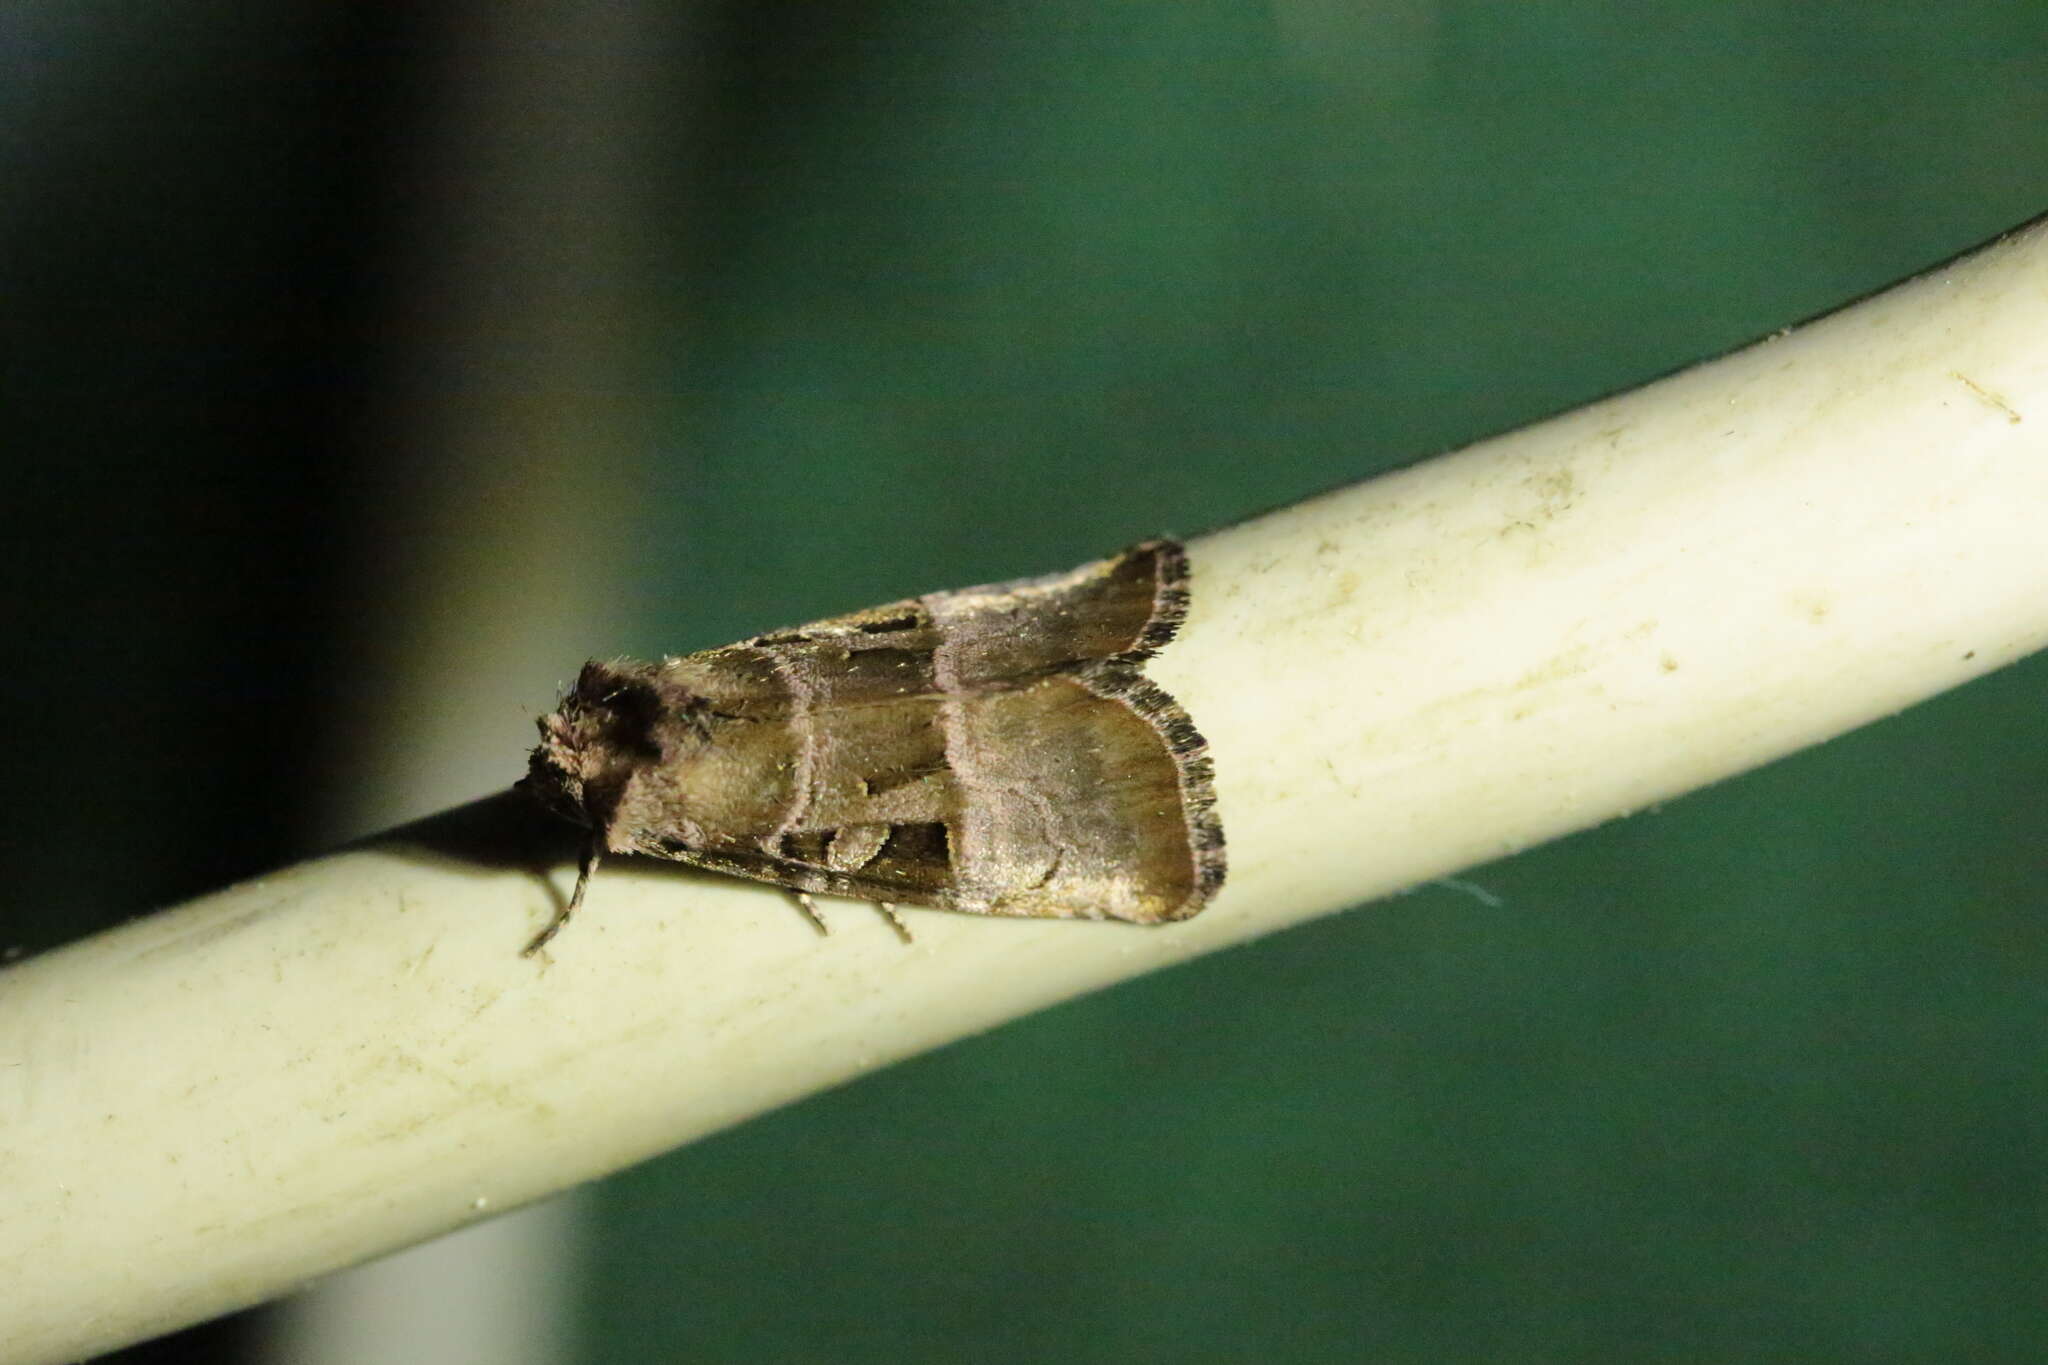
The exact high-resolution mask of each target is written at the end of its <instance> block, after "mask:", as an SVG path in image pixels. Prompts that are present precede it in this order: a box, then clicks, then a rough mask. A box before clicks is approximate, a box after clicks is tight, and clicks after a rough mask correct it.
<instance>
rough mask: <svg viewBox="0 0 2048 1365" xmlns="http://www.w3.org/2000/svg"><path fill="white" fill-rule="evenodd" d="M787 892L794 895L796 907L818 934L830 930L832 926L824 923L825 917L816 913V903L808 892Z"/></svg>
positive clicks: (829, 931)
mask: <svg viewBox="0 0 2048 1365" xmlns="http://www.w3.org/2000/svg"><path fill="white" fill-rule="evenodd" d="M789 894H790V895H792V896H794V897H796V908H797V909H799V910H801V911H803V912H804V918H805V919H807V920H809V921H810V922H811V927H812V928H814V929H816V930H817V931H818V932H819V933H820V934H829V933H831V932H832V926H831V925H829V924H827V923H825V917H824V916H823V915H821V914H819V913H818V903H817V902H816V901H814V900H812V899H811V893H810V892H808V891H792V892H790V893H789Z"/></svg>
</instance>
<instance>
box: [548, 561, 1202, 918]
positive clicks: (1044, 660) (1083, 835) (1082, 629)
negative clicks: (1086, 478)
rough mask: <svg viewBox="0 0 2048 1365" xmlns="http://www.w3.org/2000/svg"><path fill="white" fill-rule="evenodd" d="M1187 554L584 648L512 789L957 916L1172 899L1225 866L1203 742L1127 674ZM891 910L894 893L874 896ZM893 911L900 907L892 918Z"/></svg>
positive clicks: (803, 881)
mask: <svg viewBox="0 0 2048 1365" xmlns="http://www.w3.org/2000/svg"><path fill="white" fill-rule="evenodd" d="M1187 579H1188V566H1187V554H1186V552H1185V551H1184V550H1183V549H1182V548H1181V547H1180V545H1178V544H1177V543H1175V542H1173V541H1166V540H1159V541H1150V542H1148V543H1146V544H1143V545H1139V546H1135V547H1134V548H1132V549H1129V550H1126V551H1125V552H1124V553H1122V554H1120V555H1118V556H1116V557H1115V558H1113V559H1104V560H1099V561H1097V562H1095V563H1092V564H1084V565H1082V566H1081V567H1080V568H1078V569H1074V570H1071V571H1069V572H1067V573H1060V574H1050V575H1047V576H1045V577H1043V578H1024V579H1018V580H1016V581H1014V582H1009V583H991V584H988V585H986V586H984V587H979V588H963V589H961V590H960V591H958V592H939V593H929V594H927V595H925V596H923V597H914V598H910V599H907V600H905V601H901V602H891V603H889V604H888V605H887V606H881V607H871V608H869V609H868V610H866V611H860V612H855V613H853V614H852V615H850V616H835V617H833V618H831V619H829V620H825V621H816V622H813V623H812V624H810V625H807V626H798V627H796V628H795V629H793V630H779V631H773V632H771V633H769V634H767V635H757V636H755V637H754V638H753V639H751V640H746V641H742V642H741V643H739V644H735V645H727V646H725V647H724V648H722V649H711V650H706V651H704V652H703V653H701V654H690V655H686V656H684V657H682V658H670V659H664V660H662V661H661V662H659V663H639V662H635V661H632V660H619V661H615V662H612V663H599V662H597V661H595V660H593V661H592V662H590V663H587V664H585V665H584V666H583V672H582V674H581V675H580V676H579V677H578V678H577V679H576V685H575V686H574V687H572V688H571V689H570V690H569V692H568V694H567V695H566V696H564V697H563V698H562V703H561V705H560V707H559V708H557V709H556V710H555V712H554V713H553V714H551V715H548V716H544V717H542V718H541V721H540V734H541V742H540V744H539V746H538V747H536V748H535V749H534V751H533V756H532V759H531V763H530V767H529V771H528V773H527V776H526V778H525V780H524V782H523V783H522V784H521V785H522V786H524V787H526V788H527V789H529V790H530V791H531V792H532V793H533V794H534V795H535V796H536V797H538V798H539V799H540V800H541V801H542V802H543V803H544V804H546V805H547V806H548V807H549V808H550V809H552V810H555V811H556V812H558V813H560V814H562V815H565V816H567V817H568V818H569V819H571V820H574V821H576V822H577V823H579V824H582V825H585V826H588V827H589V830H590V837H589V840H588V842H587V844H586V845H585V848H584V853H583V862H582V867H581V870H580V872H579V874H578V876H577V879H576V890H575V892H574V894H573V895H571V896H570V898H569V903H568V905H567V906H566V907H565V908H564V909H563V910H562V911H561V913H560V914H558V915H557V916H556V917H555V919H554V921H553V922H552V923H550V924H549V925H548V927H547V928H546V929H545V930H544V931H543V932H542V933H541V934H540V936H539V937H538V938H536V939H535V940H534V941H533V942H532V943H531V944H530V945H529V946H528V947H527V949H526V951H527V952H528V953H529V954H531V953H533V952H536V951H538V950H539V949H540V948H541V947H542V946H544V945H545V944H546V943H547V942H548V940H550V939H551V938H553V937H554V936H555V934H556V932H557V931H559V930H560V929H561V927H562V925H563V924H564V923H566V922H567V921H568V918H569V916H570V915H571V914H572V913H574V912H575V910H576V908H577V907H578V906H579V905H581V904H582V901H583V894H584V890H585V888H586V887H587V886H588V885H589V883H590V876H591V873H592V871H593V870H594V869H595V868H596V865H597V861H598V859H599V857H600V856H601V855H603V854H604V853H607V852H609V853H647V854H652V855H654V856H655V857H657V858H671V859H674V860H676V861H678V862H683V863H688V864H690V865H692V866H695V867H702V868H708V869H710V870H712V871H714V872H726V873H731V874H732V875H734V876H739V877H751V878H754V879H755V880H757V881H764V882H773V883H775V884H777V885H779V886H783V887H787V888H789V889H790V890H791V891H793V892H796V893H798V896H799V899H800V900H802V901H803V902H804V904H805V908H806V910H807V911H808V910H809V908H810V907H809V902H808V895H809V893H811V892H829V893H831V894H833V895H838V896H850V897H854V898H857V899H861V900H869V901H875V902H877V903H880V904H882V906H883V908H884V910H885V911H887V910H888V906H889V904H890V903H893V902H898V901H902V902H908V903H911V904H915V905H933V906H939V907H942V908H944V909H948V910H962V911H966V912H968V913H969V914H976V915H1028V916H1037V917H1051V918H1072V919H1119V920H1131V921H1135V922H1137V923H1141V924H1155V923H1160V922H1163V921H1167V920H1178V919H1186V918H1187V917H1188V916H1190V915H1193V914H1195V913H1196V912H1197V911H1199V910H1200V909H1201V908H1202V907H1203V905H1205V904H1206V903H1207V902H1208V900H1209V898H1210V897H1211V896H1213V895H1214V894H1215V893H1216V890H1217V888H1219V887H1220V886H1222V884H1223V873H1224V856H1223V826H1222V823H1221V821H1220V820H1219V819H1218V818H1217V814H1216V800H1215V794H1214V790H1213V783H1212V780H1211V770H1210V763H1209V756H1208V746H1207V745H1206V744H1205V743H1204V742H1203V739H1202V736H1201V735H1200V733H1199V732H1197V731H1196V729H1195V726H1194V723H1193V722H1192V721H1191V720H1189V719H1188V714H1187V712H1186V711H1184V710H1182V709H1181V706H1180V703H1178V702H1176V701H1175V700H1174V699H1173V698H1172V697H1170V696H1168V695H1167V694H1166V693H1165V692H1164V691H1162V690H1161V689H1160V688H1159V686H1158V685H1157V684H1155V683H1154V682H1152V681H1151V680H1150V679H1149V678H1147V677H1146V676H1145V675H1144V673H1143V671H1142V670H1143V667H1144V663H1145V661H1146V660H1147V659H1149V658H1151V657H1152V655H1153V654H1154V653H1155V652H1156V651H1157V650H1158V649H1159V648H1160V647H1161V646H1163V645H1165V644H1166V643H1167V642H1168V641H1169V640H1171V639H1172V638H1173V636H1174V633H1175V631H1177V630H1178V629H1179V628H1180V624H1181V621H1182V619H1183V618H1184V617H1185V616H1186V615H1187V605H1188V588H1187ZM892 918H893V913H892ZM898 927H899V928H900V927H901V926H900V922H899V926H898Z"/></svg>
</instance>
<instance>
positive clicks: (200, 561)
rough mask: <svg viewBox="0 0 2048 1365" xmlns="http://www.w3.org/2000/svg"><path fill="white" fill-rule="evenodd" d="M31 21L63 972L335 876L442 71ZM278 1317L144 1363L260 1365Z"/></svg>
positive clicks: (39, 745)
mask: <svg viewBox="0 0 2048 1365" xmlns="http://www.w3.org/2000/svg"><path fill="white" fill-rule="evenodd" d="M0 22H4V27H5V30H6V31H5V33H4V35H0V39H4V45H5V46H6V48H7V49H8V54H9V55H8V56H7V58H6V59H5V60H6V66H7V71H8V79H7V80H6V81H5V82H4V83H5V84H6V85H7V87H8V91H7V93H6V94H4V95H0V105H4V107H0V114H4V119H5V126H6V127H7V129H8V130H9V131H8V133H7V135H6V140H5V142H4V143H0V179H4V180H5V181H6V183H7V185H8V189H7V191H6V193H5V195H4V205H0V212H4V215H5V217H4V220H0V299H4V301H5V302H4V318H5V339H4V343H0V347H4V350H0V450H4V451H5V452H6V478H5V481H4V487H5V490H6V491H5V494H4V502H5V505H6V509H7V515H6V517H5V527H6V533H5V535H4V536H0V545H4V547H5V548H4V554H5V556H6V564H7V570H8V572H7V574H6V582H7V584H8V586H9V589H10V590H9V592H8V593H7V595H6V599H5V603H4V606H0V611H4V613H5V616H4V624H0V650H4V651H5V652H6V653H5V657H6V662H5V666H4V668H0V707H4V714H5V716H6V717H7V722H8V724H7V731H8V734H9V736H10V737H11V740H12V742H11V743H9V744H8V745H7V746H6V751H7V754H8V767H7V769H6V780H5V781H4V783H0V787H4V793H5V794H4V796H0V801H4V802H5V806H4V808H0V829H4V830H5V831H6V834H5V836H4V837H5V838H6V839H7V840H8V841H9V847H10V849H11V851H12V854H13V857H12V858H11V860H10V864H11V865H10V869H9V878H8V881H9V886H8V893H7V895H6V898H5V902H4V904H5V906H6V908H5V910H4V911H0V945H6V946H10V947H15V948H19V949H24V950H31V951H32V950H35V949H39V948H43V947H46V946H49V945H52V944H54V943H58V942H61V941H63V940H65V939H68V938H71V937H74V936H76V935H78V934H81V933H84V932H88V931H90V930H92V929H94V928H96V927H99V926H101V925H103V924H106V923H109V922H111V921H115V920H118V919H121V918H124V917H127V916H130V915H134V914H137V913H140V912H143V911H145V910H148V909H150V908H151V907H153V906H156V905H159V904H162V903H164V902H167V901H172V900H176V899H178V898H181V897H184V896H188V895H190V894H193V893H196V892H199V891H203V890H206V889H208V888H210V887H213V886H217V885H220V884H223V883H226V882H229V881H232V880H235V879H237V878H241V877H245V876H248V875H250V874H253V873H255V872H258V871H260V870H262V869H263V868H265V867H269V866H272V865H275V864H277V863H280V862H283V861H286V860H288V859H290V858H293V857H295V856H298V855H300V854H302V853H304V852H306V851H307V843H308V812H309V811H310V810H311V809H312V807H313V805H314V804H315V801H314V797H315V793H314V792H313V791H311V790H309V788H310V787H311V786H312V785H313V781H314V780H313V779H312V778H311V776H310V775H309V771H308V764H309V758H310V756H312V755H313V754H315V753H317V752H318V750H319V747H320V743H321V736H320V729H321V726H322V724H323V720H322V717H323V714H324V712H325V709H326V708H325V700H324V699H325V698H326V697H327V696H328V695H329V694H330V693H331V692H332V691H333V689H334V688H335V687H336V686H337V685H338V684H337V681H336V680H337V679H338V678H345V676H346V670H347V660H346V659H345V658H343V657H340V656H339V655H338V653H337V651H336V649H335V647H334V641H335V638H336V631H335V629H334V627H335V623H336V621H337V620H338V619H339V618H342V617H344V616H346V615H347V613H348V612H349V610H350V608H349V602H350V594H349V592H348V585H347V584H346V583H344V582H341V581H338V578H337V572H336V562H337V561H336V557H335V556H334V554H333V553H332V552H331V549H332V547H333V546H334V545H336V544H337V543H339V542H341V541H343V540H345V539H346V538H347V537H348V536H350V534H351V527H352V525H353V523H354V520H355V518H356V516H357V512H358V504H357V500H356V499H355V498H354V497H353V496H352V491H353V489H354V486H355V483H356V470H357V468H358V466H359V464H360V461H361V456H362V442H363V439H364V434H365V432H366V431H367V430H368V427H367V425H366V413H367V411H368V408H369V405H370V401H371V400H370V396H369V395H368V393H367V392H366V384H365V376H366V374H368V373H370V372H371V369H372V360H373V354H374V352H375V351H376V349H377V345H378V339H377V338H376V337H375V336H374V335H373V334H372V330H371V327H370V321H371V319H373V318H375V317H377V316H378V315H379V314H380V313H381V312H382V301H381V300H380V297H379V296H380V290H381V288H382V284H381V281H382V278H383V272H382V264H381V258H382V252H383V249H384V243H385V240H386V238H387V235H388V230H387V223H386V218H387V212H386V205H387V195H388V189H389V187H388V184H387V168H388V167H389V165H390V163H391V152H392V149H393V147H394V146H396V145H398V144H400V143H402V142H403V140H404V139H405V137H406V134H407V130H408V129H409V127H410V126H411V124H412V123H413V121H414V119H415V117H416V105H417V97H418V92H419V89H420V72H421V69H422V67H423V65H425V63H424V62H423V59H422V53H421V50H420V44H419V42H418V29H417V21H416V17H415V11H413V10H412V9H411V8H409V7H406V6H400V5H378V4H355V5H310V4H298V5H292V4H287V5H267V6H254V7H251V6H241V5H228V4H204V3H202V4H189V5H184V6H179V7H176V8H174V9H171V10H163V9H148V10H140V11H134V10H129V9H126V8H125V7H123V8H118V9H117V8H112V7H98V6H90V7H89V6H72V5H68V4H65V3H63V2H62V0H41V3H37V4H31V5H27V6H23V7H16V8H15V9H14V10H13V12H12V14H11V15H10V17H8V18H7V19H6V20H5V21H0ZM248 1317H249V1315H241V1316H240V1317H237V1318H231V1319H227V1320H223V1321H221V1322H217V1323H213V1324H209V1325H206V1326H202V1327H198V1328H194V1329H192V1330H190V1331H187V1332H183V1333H179V1334H176V1335H174V1336H171V1337H167V1338H164V1339H162V1340H159V1341H157V1342H153V1343H148V1344H145V1345H140V1346H137V1347H134V1348H131V1349H129V1350H126V1351H123V1352H120V1353H118V1354H117V1355H115V1356H113V1357H110V1358H112V1359H118V1360H123V1361H159V1360H163V1361H169V1360H182V1359H205V1360H209V1361H231V1360H235V1359H245V1358H248V1355H247V1353H248V1350H249V1344H250V1340H251V1334H250V1330H249V1322H248Z"/></svg>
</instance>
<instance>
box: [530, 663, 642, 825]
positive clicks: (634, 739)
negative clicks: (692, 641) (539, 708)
mask: <svg viewBox="0 0 2048 1365" xmlns="http://www.w3.org/2000/svg"><path fill="white" fill-rule="evenodd" d="M663 711H664V707H663V702H662V696H661V692H660V690H659V688H658V687H657V685H656V681H655V678H654V666H653V665H650V664H642V663H635V662H634V661H632V660H629V659H621V660H617V661H614V662H611V663H600V662H598V661H597V660H594V659H593V660H592V661H591V662H589V663H587V664H585V665H583V671H582V673H580V674H579V675H577V678H576V685H575V686H574V687H571V688H570V689H569V690H568V692H566V693H565V694H563V697H562V701H561V704H560V705H559V706H557V707H556V708H555V709H554V710H553V711H551V712H549V713H548V714H547V715H545V716H542V717H541V718H540V721H539V725H540V743H539V744H537V745H535V746H534V749H533V754H532V756H531V757H530V758H529V759H528V761H527V771H526V778H525V780H524V781H523V782H521V783H520V785H521V786H522V787H524V788H525V789H526V790H527V791H529V792H531V793H532V794H533V796H534V797H535V799H537V800H538V801H539V802H540V803H541V804H542V805H544V806H546V807H548V809H550V810H552V811H554V812H555V813H556V814H558V815H562V816H566V817H567V818H568V819H571V820H574V821H575V822H576V823H578V824H580V825H588V826H590V827H591V828H593V829H596V830H605V829H607V828H608V827H609V826H610V824H611V823H612V817H613V814H614V812H615V811H616V810H617V808H618V804H619V800H620V798H621V796H623V795H624V793H625V789H626V784H627V782H628V781H629V780H630V779H631V778H632V776H633V774H634V773H635V772H636V771H637V770H639V769H641V768H643V767H645V766H647V765H649V764H659V763H660V762H661V759H662V744H661V733H660V731H661V729H662V728H663V727H662V719H663Z"/></svg>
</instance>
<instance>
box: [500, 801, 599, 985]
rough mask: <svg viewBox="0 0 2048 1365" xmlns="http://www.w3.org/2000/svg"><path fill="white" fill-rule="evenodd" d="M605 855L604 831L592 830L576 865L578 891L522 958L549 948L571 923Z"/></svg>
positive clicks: (574, 892) (535, 938)
mask: <svg viewBox="0 0 2048 1365" xmlns="http://www.w3.org/2000/svg"><path fill="white" fill-rule="evenodd" d="M603 854H604V831H603V830H601V829H592V830H591V831H590V837H589V838H588V839H586V840H584V841H583V856H582V858H581V859H580V860H579V861H578V862H577V865H576V889H575V890H574V891H571V892H570V893H569V903H568V904H567V905H565V906H563V907H562V908H561V909H560V910H559V911H558V912H556V914H555V917H554V918H553V919H552V920H550V921H548V927H547V928H545V929H543V930H541V931H540V933H539V934H538V935H536V936H535V937H534V940H533V942H531V943H529V944H527V945H526V949H525V951H524V952H522V953H521V954H520V956H521V957H532V956H533V955H534V954H535V953H537V952H539V951H540V950H541V949H543V948H545V947H547V946H548V943H549V942H550V941H551V940H552V939H553V938H554V936H555V935H556V934H559V933H561V932H562V926H563V925H565V924H567V923H568V922H569V916H571V915H573V914H575V913H576V908H577V907H578V906H580V905H582V904H583V892H584V890H585V889H586V888H587V887H588V886H589V885H590V874H591V873H593V872H595V871H597V860H598V859H599V858H600V857H602V856H603Z"/></svg>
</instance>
